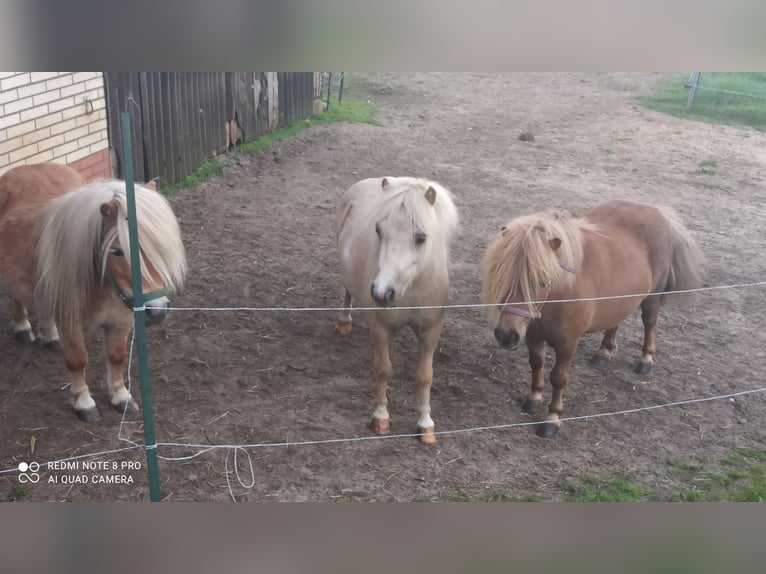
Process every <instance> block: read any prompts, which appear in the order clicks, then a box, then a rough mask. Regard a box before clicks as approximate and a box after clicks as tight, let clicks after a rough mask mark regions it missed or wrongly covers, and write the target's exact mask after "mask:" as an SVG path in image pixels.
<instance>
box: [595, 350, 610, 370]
mask: <svg viewBox="0 0 766 574" xmlns="http://www.w3.org/2000/svg"><path fill="white" fill-rule="evenodd" d="M608 363H609V359H607V358H606V357H605V356H604V355H599V354H598V353H596V354H595V355H593V356H592V357H591V359H590V364H591V365H593V366H594V367H606V366H607V364H608Z"/></svg>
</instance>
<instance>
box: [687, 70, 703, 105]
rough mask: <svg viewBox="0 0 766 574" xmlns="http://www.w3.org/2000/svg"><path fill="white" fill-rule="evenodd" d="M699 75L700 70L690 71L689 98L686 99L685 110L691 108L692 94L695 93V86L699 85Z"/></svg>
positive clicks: (692, 102)
mask: <svg viewBox="0 0 766 574" xmlns="http://www.w3.org/2000/svg"><path fill="white" fill-rule="evenodd" d="M701 75H702V72H694V73H692V81H691V88H690V89H689V98H688V99H687V100H686V109H687V110H690V109H692V104H694V96H696V95H697V86H699V83H700V76H701Z"/></svg>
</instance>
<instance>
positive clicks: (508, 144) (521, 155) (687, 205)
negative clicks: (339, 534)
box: [0, 73, 766, 501]
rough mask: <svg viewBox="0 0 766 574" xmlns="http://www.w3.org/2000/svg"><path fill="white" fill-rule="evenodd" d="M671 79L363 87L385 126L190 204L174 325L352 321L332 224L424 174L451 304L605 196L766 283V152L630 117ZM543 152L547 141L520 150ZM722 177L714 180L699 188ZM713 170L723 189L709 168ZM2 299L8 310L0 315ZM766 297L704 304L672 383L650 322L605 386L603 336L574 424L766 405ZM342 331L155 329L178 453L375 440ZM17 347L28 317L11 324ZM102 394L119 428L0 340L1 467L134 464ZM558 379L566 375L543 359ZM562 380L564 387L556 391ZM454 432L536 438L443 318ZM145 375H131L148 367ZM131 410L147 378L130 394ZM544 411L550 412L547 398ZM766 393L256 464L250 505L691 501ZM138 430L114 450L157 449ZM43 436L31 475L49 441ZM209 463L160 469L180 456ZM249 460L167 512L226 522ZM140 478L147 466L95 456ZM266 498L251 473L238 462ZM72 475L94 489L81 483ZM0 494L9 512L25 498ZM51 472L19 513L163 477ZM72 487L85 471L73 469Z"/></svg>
mask: <svg viewBox="0 0 766 574" xmlns="http://www.w3.org/2000/svg"><path fill="white" fill-rule="evenodd" d="M658 79H659V76H657V75H635V74H571V73H568V74H513V75H501V74H370V75H364V76H359V75H356V76H352V77H351V81H350V91H348V92H347V93H348V94H350V97H357V98H367V99H371V100H372V101H373V102H374V103H375V105H376V106H377V109H378V118H379V119H380V121H381V122H382V123H383V127H376V126H371V125H362V124H334V125H325V126H320V127H314V128H310V129H308V130H306V131H303V132H301V133H300V134H298V135H297V136H295V137H292V138H290V139H289V140H287V141H284V142H282V143H280V144H277V145H276V146H275V147H274V148H273V149H272V150H270V151H268V152H266V153H262V154H260V155H255V156H245V157H240V158H239V159H238V160H237V162H236V165H233V166H232V167H231V168H229V169H227V170H226V172H225V174H224V175H222V176H220V177H216V178H214V179H212V180H210V181H209V182H207V183H204V184H201V185H199V186H198V187H197V188H195V189H191V190H185V191H182V192H180V193H179V194H178V195H177V196H176V197H174V198H173V206H174V209H175V210H176V213H177V215H178V217H179V220H180V222H181V225H182V229H183V232H184V239H185V244H186V247H187V250H188V257H189V264H190V273H189V280H188V284H187V286H186V288H185V291H184V293H183V294H182V295H180V296H176V297H175V298H174V299H173V300H172V304H173V305H174V306H178V307H231V306H281V307H302V306H337V305H339V304H340V303H341V300H342V293H343V290H342V287H341V285H340V284H339V281H338V265H337V260H336V253H335V247H334V239H335V238H334V228H333V224H334V211H333V210H334V206H335V202H336V200H337V198H338V197H339V195H340V193H341V192H342V191H343V190H345V189H346V188H347V187H349V186H350V185H351V184H352V183H354V182H355V181H357V180H359V179H362V178H364V177H370V176H383V175H415V176H423V177H429V178H433V179H435V180H437V181H439V182H440V183H442V184H444V185H445V186H447V187H448V188H449V189H451V190H452V191H453V192H454V194H455V197H456V203H457V206H458V208H459V210H460V213H461V232H460V235H459V237H458V238H457V240H456V242H455V245H454V248H453V252H452V261H453V264H452V271H451V277H452V282H451V293H450V299H451V302H453V303H475V302H478V297H479V292H480V275H479V265H480V260H481V257H482V254H483V252H484V249H485V248H486V245H487V244H488V242H489V240H490V238H491V237H492V236H493V235H494V234H495V232H496V231H497V230H498V229H499V227H500V226H501V225H502V224H503V223H505V222H507V221H508V220H510V219H512V218H513V217H516V216H518V215H521V214H524V213H530V212H534V211H539V210H542V209H546V208H558V209H568V210H570V211H572V212H574V213H578V212H580V211H582V210H583V209H584V208H586V207H587V206H591V205H593V204H595V203H598V202H601V201H604V200H607V199H610V198H627V199H634V200H640V201H647V202H652V203H666V204H670V205H672V206H674V207H675V208H677V209H678V210H679V212H680V213H681V215H682V217H683V219H684V220H685V222H686V223H687V225H688V226H689V227H690V229H691V230H692V232H693V233H694V235H695V237H696V238H697V240H698V241H699V243H700V245H701V247H702V249H703V250H704V251H705V253H706V255H707V257H708V259H709V274H708V278H707V284H709V285H718V284H732V283H741V282H749V281H759V280H763V279H764V278H766V259H764V257H763V252H762V247H763V225H764V221H766V211H765V208H764V205H766V185H764V184H765V183H766V151H764V150H766V135H764V134H762V133H759V132H756V131H754V130H750V129H746V128H739V127H723V126H714V125H708V124H704V123H698V122H691V121H686V120H680V119H675V118H672V117H668V116H665V115H662V114H659V113H655V112H653V111H650V110H648V109H646V108H644V107H642V106H641V105H639V104H637V103H636V101H635V97H636V96H637V95H638V94H641V93H645V92H646V91H647V90H649V89H650V88H651V87H652V85H654V83H655V82H656V81H657V80H658ZM524 132H530V133H531V134H532V135H533V136H534V138H533V140H532V139H530V138H528V137H525V138H524V139H525V140H528V141H523V140H521V139H519V136H520V135H521V134H522V133H524ZM711 159H712V160H715V162H716V165H715V169H714V171H715V173H713V174H711V173H695V172H696V171H697V169H698V166H699V164H700V162H702V161H705V160H711ZM708 171H709V170H708ZM2 294H3V295H4V294H5V293H4V292H3V293H2ZM763 301H764V299H763V290H762V288H751V289H732V290H722V291H715V292H707V293H702V294H699V295H696V296H695V297H694V298H693V302H692V303H691V304H690V305H688V306H686V307H676V308H673V307H666V308H664V309H663V311H662V312H661V315H660V322H659V327H658V339H657V341H658V351H657V354H656V358H655V367H654V369H653V371H652V373H651V374H650V375H648V376H646V377H640V376H638V375H635V374H634V373H633V372H632V370H631V366H632V364H633V362H634V361H635V359H636V358H637V357H638V355H639V352H640V347H641V340H642V333H643V331H642V328H641V325H640V320H639V318H638V317H632V318H630V319H629V320H628V321H626V323H625V324H624V326H623V327H622V328H621V330H620V332H619V333H618V343H619V344H620V350H619V353H618V355H617V356H616V357H615V358H614V359H613V360H612V362H611V363H610V364H609V365H608V366H607V367H606V368H603V369H597V368H594V367H591V366H590V365H589V361H588V360H589V358H590V355H591V353H592V352H593V351H594V350H595V349H596V348H597V347H598V344H599V341H600V338H599V335H590V336H587V337H585V338H584V339H583V340H582V341H581V344H580V348H579V350H578V355H577V359H576V362H575V364H574V367H573V369H572V373H571V380H570V384H569V387H568V389H567V392H566V394H565V407H564V408H565V416H578V415H587V414H595V413H603V412H611V411H619V410H623V409H631V408H635V407H641V406H647V405H656V404H662V403H668V402H672V401H679V400H684V399H693V398H701V397H706V396H711V395H717V394H723V393H729V392H735V391H738V390H745V389H753V388H758V387H760V386H762V385H763V381H764V373H765V372H766V368H764V366H765V364H766V360H765V359H766V350H765V349H766V335H765V334H764V331H765V330H764V328H763V327H764V324H765V323H764V309H766V304H764V302H763ZM335 316H336V314H335V313H334V312H319V313H284V312H280V313H277V312H267V313H252V312H175V313H173V314H171V316H170V317H169V318H168V319H167V321H166V322H165V324H163V325H162V326H159V327H154V328H152V329H151V330H150V331H149V337H150V346H149V347H150V348H149V355H150V361H151V371H152V387H153V392H154V397H155V398H154V408H155V413H156V427H157V435H158V440H159V441H160V442H177V443H195V444H219V445H225V444H254V443H271V442H283V441H309V440H322V439H331V438H343V437H367V436H372V433H371V431H370V430H369V428H368V426H367V425H368V423H369V419H370V415H371V412H372V405H373V396H374V389H373V381H372V376H371V375H372V348H371V346H370V344H369V341H368V336H367V335H368V332H367V325H368V323H367V317H366V316H365V314H364V313H362V312H358V313H356V314H355V324H354V332H353V333H352V334H351V335H350V336H349V337H347V338H341V337H339V336H337V335H335V334H334V333H333V326H334V323H335ZM0 323H1V324H3V325H9V323H10V308H9V306H3V307H2V309H0ZM414 340H415V339H414V337H413V336H412V334H411V333H409V332H403V333H401V334H400V335H399V336H398V337H397V338H396V339H395V342H394V344H393V346H392V358H393V362H394V376H393V379H392V381H391V386H390V394H389V400H390V405H389V408H390V411H391V416H392V430H393V432H396V433H408V432H412V431H413V430H414V426H415V422H416V418H417V415H416V411H415V404H414V401H415V389H414V369H415V364H416V359H417V355H416V349H415V347H414V345H413V342H414ZM89 345H90V346H89V348H90V350H91V367H90V370H89V381H90V386H91V390H92V392H93V394H94V397H95V398H96V401H97V403H98V404H99V406H100V408H101V412H102V415H103V416H102V420H101V421H99V422H97V423H93V424H84V423H81V422H79V421H78V420H77V419H76V418H75V416H74V415H73V414H72V412H71V410H70V406H69V404H70V403H69V401H70V398H69V392H68V390H67V389H65V388H63V387H64V386H65V384H66V383H67V381H68V374H67V372H66V370H65V368H64V365H63V361H62V359H61V357H60V356H59V355H56V354H53V353H50V352H46V351H44V350H43V349H40V348H37V347H31V348H21V347H18V346H17V345H16V344H15V343H14V340H13V337H12V333H11V330H10V327H8V328H7V329H6V330H5V333H4V335H3V336H2V337H0V396H2V398H3V400H2V408H0V436H2V443H0V468H2V469H11V468H14V467H15V466H16V465H17V464H18V463H19V462H20V461H27V462H28V461H30V460H36V461H39V462H44V461H51V460H58V459H62V458H66V457H70V456H77V455H82V454H87V453H95V452H101V451H107V450H111V449H115V448H120V447H123V446H126V443H124V442H122V441H119V440H118V439H117V437H116V435H117V432H118V429H119V426H120V425H119V422H120V417H119V415H117V413H115V412H113V411H111V410H110V409H109V407H108V398H107V391H106V389H105V388H103V387H102V386H101V385H100V381H103V380H104V374H105V373H104V366H103V362H102V356H103V350H102V348H101V343H100V340H99V338H98V333H94V334H93V335H92V336H91V337H90V340H89ZM549 357H550V355H549ZM550 364H551V363H550V361H548V367H549V368H550ZM434 369H435V374H434V387H433V393H432V402H431V406H432V411H433V418H434V420H435V421H436V425H437V431H439V430H450V429H464V428H472V427H481V426H490V425H499V424H507V423H514V422H524V421H529V420H531V419H530V418H529V417H528V416H527V415H524V414H522V413H521V411H520V409H519V404H520V401H521V400H522V399H523V397H524V395H525V394H526V392H527V390H528V386H529V380H530V372H529V367H528V365H527V354H526V350H524V351H520V352H519V351H517V352H515V353H510V352H507V351H503V350H501V349H499V348H498V346H497V344H496V343H495V341H494V339H493V337H492V329H491V327H490V325H489V324H488V323H487V321H486V319H485V316H484V314H483V313H482V312H481V311H479V310H454V311H450V312H448V314H447V320H446V324H445V329H444V334H443V337H442V341H441V345H440V348H439V350H438V353H437V355H436V358H435V364H434ZM133 373H134V378H135V379H137V370H136V368H135V365H134V368H133ZM133 385H134V396H136V398H137V399H138V398H139V396H140V395H139V391H138V381H137V380H134V381H133ZM548 390H549V389H548ZM765 417H766V401H765V400H764V395H762V394H758V395H748V396H743V397H738V398H736V399H733V400H729V399H727V400H719V401H713V402H706V403H698V404H691V405H685V406H677V407H671V408H666V409H659V410H654V411H649V412H641V413H635V414H626V415H620V416H612V417H604V418H596V419H590V420H587V421H572V422H569V423H564V425H563V427H562V430H561V433H560V435H559V437H558V438H556V439H555V440H544V439H540V438H538V437H536V436H535V435H534V433H533V429H532V428H530V427H518V428H511V429H504V430H491V431H479V432H472V433H466V434H456V435H446V436H440V437H438V441H437V443H436V444H435V445H431V446H425V445H421V444H420V443H419V442H418V441H417V440H416V439H413V438H396V439H389V440H371V441H361V442H353V443H341V444H324V445H306V446H290V447H284V446H282V447H266V448H253V449H249V450H248V453H249V455H250V457H251V458H252V465H253V469H254V473H255V484H254V486H253V487H252V488H249V489H248V488H244V487H242V486H241V485H240V484H239V483H238V482H237V481H236V478H235V477H234V476H231V477H230V478H231V483H232V492H233V494H234V495H235V496H236V498H237V500H243V501H264V500H265V501H270V500H280V501H309V500H310V501H337V500H365V501H413V500H423V499H437V498H447V499H448V498H449V497H450V495H451V493H455V492H461V493H464V494H466V495H467V496H469V497H472V498H477V497H481V496H482V495H483V494H485V493H487V492H495V491H498V490H500V491H502V492H504V493H505V494H506V495H507V496H511V497H525V496H530V495H537V496H541V497H545V498H548V499H560V498H561V497H562V496H563V494H562V493H563V488H564V487H565V485H566V484H567V483H568V482H571V481H577V480H579V479H582V478H584V477H586V476H597V477H600V478H602V479H609V478H610V477H612V476H613V475H614V474H615V473H628V474H629V475H631V476H633V477H635V479H636V480H638V481H640V482H644V483H646V484H649V485H651V486H652V487H654V488H657V489H666V490H668V491H672V490H673V489H674V488H675V487H676V486H677V485H675V484H674V483H673V481H672V477H670V476H669V475H668V473H667V461H668V460H669V459H673V458H675V459H684V460H685V459H695V460H701V461H709V462H711V463H714V462H716V461H718V460H720V459H721V458H723V457H724V456H726V454H727V453H728V452H729V451H730V449H731V448H732V447H735V446H749V445H751V444H753V442H754V441H755V440H757V438H758V437H759V436H761V435H762V434H763V432H764V426H763V421H764V418H765ZM142 429H143V427H142V422H141V418H140V416H139V417H137V418H134V419H131V420H129V421H126V422H125V425H124V427H123V429H122V435H123V436H125V437H128V438H131V439H132V440H136V441H138V442H141V441H143V433H142ZM32 437H34V441H35V447H34V454H31V452H30V448H31V444H30V443H31V440H32ZM198 450H199V449H194V448H171V447H161V448H160V451H159V453H160V455H162V456H188V455H192V454H194V453H196V452H198ZM227 454H228V455H229V456H230V458H229V469H230V470H231V469H232V468H233V466H234V461H233V457H232V456H231V455H232V452H231V451H229V450H215V451H212V452H208V453H205V454H202V455H201V456H198V457H197V458H194V459H191V460H187V461H164V460H163V461H161V462H160V469H161V473H162V487H163V496H164V497H165V498H166V499H168V500H174V501H180V500H195V501H226V500H229V499H230V495H229V490H228V487H227V477H226V471H225V459H226V457H227ZM93 460H101V461H108V462H113V461H118V462H121V461H135V462H136V463H142V462H144V453H143V452H142V451H138V450H136V451H130V452H127V453H120V454H108V455H102V456H98V457H95V458H94V459H93ZM238 468H239V469H240V471H241V475H242V476H241V478H242V479H243V481H244V482H248V481H249V480H250V478H251V477H250V474H249V466H248V464H247V457H246V455H245V453H244V452H242V451H240V452H239V455H238ZM81 472H82V471H81V470H78V471H77V473H81ZM17 474H18V473H8V474H5V475H0V491H1V492H2V496H3V498H5V497H6V496H7V495H8V493H10V492H12V491H15V492H16V493H17V494H18V488H19V487H20V486H22V485H19V483H18V481H17V480H18V477H17ZM56 474H58V475H61V474H66V472H63V471H53V470H48V469H47V468H46V467H45V466H44V467H43V470H42V471H41V475H42V480H41V481H40V482H39V483H37V484H34V485H26V486H24V493H23V494H24V498H23V499H24V500H130V501H139V500H147V499H148V493H147V486H146V485H147V479H146V472H145V469H142V470H140V471H135V470H134V471H131V472H128V473H126V474H130V475H131V477H132V479H133V481H134V482H133V484H130V485H125V484H119V485H114V484H112V485H109V484H107V485H103V484H102V485H98V484H97V485H94V484H79V483H78V484H69V485H66V484H50V483H48V480H49V478H50V477H51V476H53V475H56ZM70 474H71V472H70Z"/></svg>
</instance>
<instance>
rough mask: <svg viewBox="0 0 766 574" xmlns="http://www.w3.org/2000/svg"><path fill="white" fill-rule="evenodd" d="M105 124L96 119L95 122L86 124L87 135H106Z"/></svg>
mask: <svg viewBox="0 0 766 574" xmlns="http://www.w3.org/2000/svg"><path fill="white" fill-rule="evenodd" d="M106 130H107V124H106V120H99V119H97V120H96V121H95V122H93V123H91V124H88V133H91V134H92V133H95V132H104V133H106Z"/></svg>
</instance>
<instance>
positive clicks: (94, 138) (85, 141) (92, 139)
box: [77, 133, 101, 147]
mask: <svg viewBox="0 0 766 574" xmlns="http://www.w3.org/2000/svg"><path fill="white" fill-rule="evenodd" d="M77 141H78V142H79V144H80V146H82V147H85V146H90V145H91V144H94V143H96V142H99V141H101V134H100V133H95V134H90V135H88V136H85V137H84V138H80V139H79V140H77Z"/></svg>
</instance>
